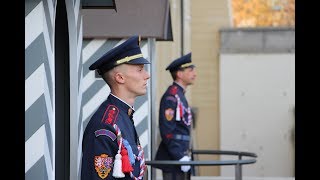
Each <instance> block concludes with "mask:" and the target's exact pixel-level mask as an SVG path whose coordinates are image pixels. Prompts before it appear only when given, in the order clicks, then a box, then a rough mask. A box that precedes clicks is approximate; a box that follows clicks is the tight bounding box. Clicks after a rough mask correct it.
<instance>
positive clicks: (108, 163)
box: [94, 154, 113, 179]
mask: <svg viewBox="0 0 320 180" xmlns="http://www.w3.org/2000/svg"><path fill="white" fill-rule="evenodd" d="M112 163H113V159H112V157H108V155H107V154H101V155H100V156H95V157H94V167H95V169H96V171H97V173H98V175H99V177H100V178H102V179H105V178H106V177H108V174H109V172H110V171H111V167H112Z"/></svg>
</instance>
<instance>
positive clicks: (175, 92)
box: [169, 85, 178, 95]
mask: <svg viewBox="0 0 320 180" xmlns="http://www.w3.org/2000/svg"><path fill="white" fill-rule="evenodd" d="M177 92H178V87H177V86H175V85H173V86H171V87H170V88H169V94H171V95H176V94H177Z"/></svg>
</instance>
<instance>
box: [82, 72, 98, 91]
mask: <svg viewBox="0 0 320 180" xmlns="http://www.w3.org/2000/svg"><path fill="white" fill-rule="evenodd" d="M94 73H95V72H94V71H89V72H88V74H86V76H85V77H84V78H83V79H82V81H83V82H82V85H83V87H82V93H84V92H86V91H87V89H88V88H89V87H90V86H91V85H92V84H93V83H94V82H95V81H96V80H97V79H96V78H95V75H94Z"/></svg>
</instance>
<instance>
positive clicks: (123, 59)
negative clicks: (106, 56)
mask: <svg viewBox="0 0 320 180" xmlns="http://www.w3.org/2000/svg"><path fill="white" fill-rule="evenodd" d="M141 57H143V55H142V54H136V55H133V56H127V57H125V58H122V59H119V60H118V61H116V64H117V65H119V64H122V63H125V62H129V61H131V60H133V59H137V58H141Z"/></svg>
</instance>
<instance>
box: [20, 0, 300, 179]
mask: <svg viewBox="0 0 320 180" xmlns="http://www.w3.org/2000/svg"><path fill="white" fill-rule="evenodd" d="M100 3H101V1H94V0H92V1H88V0H65V1H56V0H26V1H25V62H26V63H25V179H32V180H35V179H36V180H37V179H41V180H42V179H49V180H53V179H59V180H63V179H66V180H67V179H70V180H76V179H79V173H80V166H79V165H80V157H81V145H82V144H81V141H82V133H83V129H84V128H85V126H86V123H87V122H88V120H89V118H90V117H91V115H92V113H93V112H94V110H95V108H97V106H98V105H99V104H100V102H101V101H103V100H104V98H105V97H106V96H107V92H108V91H109V89H108V87H107V86H106V85H104V83H103V82H102V80H101V78H99V77H98V76H97V75H96V74H95V73H94V72H90V71H88V66H89V65H90V64H91V63H92V62H93V61H95V59H97V58H98V57H99V56H101V55H102V54H103V52H105V51H107V50H109V49H111V48H112V47H115V46H116V45H118V44H120V43H121V42H123V40H124V39H126V38H127V37H129V36H131V35H135V34H138V35H141V36H142V44H141V45H142V51H143V55H144V57H146V58H147V59H149V60H150V61H151V62H152V64H151V65H150V66H149V67H148V70H149V71H150V73H151V79H150V83H149V90H148V94H147V95H145V96H143V97H141V98H139V99H138V101H137V104H136V108H137V113H135V121H136V123H135V124H136V126H137V129H138V134H139V136H140V139H141V142H142V144H143V146H144V150H145V152H146V157H147V159H148V160H151V159H152V158H153V156H154V152H155V149H156V148H157V145H158V143H159V134H158V127H157V122H158V106H159V101H160V97H161V95H162V93H163V92H164V91H165V89H166V88H167V86H168V85H169V84H171V82H172V79H171V76H170V74H169V73H168V72H166V71H165V68H166V66H167V65H168V64H169V63H170V62H171V61H172V60H173V59H176V58H178V57H180V56H181V55H184V54H186V53H188V52H192V59H193V62H194V63H195V64H196V68H197V80H196V82H195V84H194V85H193V86H190V87H189V89H188V90H187V98H188V99H189V100H190V104H191V105H192V107H193V108H194V110H195V112H196V121H195V124H194V126H195V128H194V131H193V134H194V137H193V141H194V148H195V149H209V150H234V151H249V152H254V153H256V154H257V155H258V158H257V162H256V163H255V164H251V165H245V166H243V176H244V179H259V180H260V179H270V180H280V179H281V180H282V179H294V177H295V160H294V155H295V146H294V125H295V119H294V106H295V0H215V1H213V0H201V1H199V0H163V1H157V0H130V1H126V0H106V1H104V3H102V4H100ZM228 158H230V157H224V156H212V155H203V156H198V157H197V159H198V160H208V159H212V160H226V159H228ZM148 168H150V167H148ZM150 170H151V169H150ZM150 172H152V171H150ZM152 173H153V172H152ZM152 173H151V174H150V178H151V177H156V178H157V179H159V178H161V174H160V172H159V171H155V172H154V173H155V174H152ZM201 177H204V178H207V179H220V180H222V179H233V177H234V167H233V166H200V167H197V176H196V177H194V178H201Z"/></svg>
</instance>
